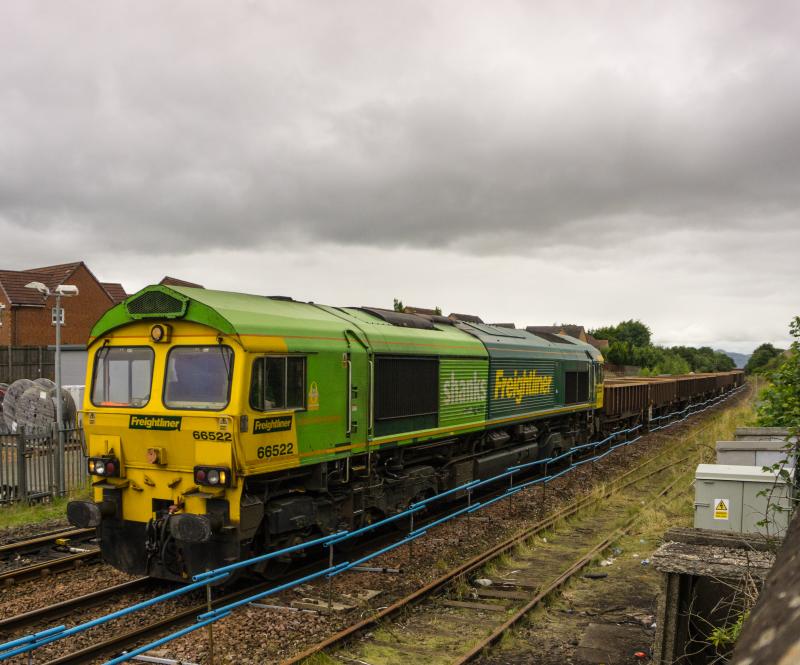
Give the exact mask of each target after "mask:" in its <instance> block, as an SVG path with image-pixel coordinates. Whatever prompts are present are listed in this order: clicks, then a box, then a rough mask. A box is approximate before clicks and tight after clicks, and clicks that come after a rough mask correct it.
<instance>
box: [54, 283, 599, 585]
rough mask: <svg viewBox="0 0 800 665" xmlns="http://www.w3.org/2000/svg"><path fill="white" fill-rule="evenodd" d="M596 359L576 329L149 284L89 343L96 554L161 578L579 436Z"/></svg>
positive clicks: (272, 545)
mask: <svg viewBox="0 0 800 665" xmlns="http://www.w3.org/2000/svg"><path fill="white" fill-rule="evenodd" d="M601 361H602V358H601V356H600V354H599V353H598V351H597V350H596V349H594V348H593V347H592V346H589V345H587V344H584V343H582V342H580V341H578V340H576V339H572V338H566V337H561V336H555V335H552V336H548V338H547V339H545V338H544V337H541V336H537V335H535V334H532V333H530V332H528V331H526V330H518V329H511V328H504V327H495V326H490V325H484V324H480V323H472V322H467V321H459V320H451V319H446V318H443V317H438V316H422V315H415V314H404V313H398V312H394V311H389V310H382V309H372V308H337V307H329V306H324V305H318V304H313V303H303V302H296V301H293V300H291V299H288V298H283V297H262V296H255V295H245V294H239V293H224V292H218V291H209V290H204V289H193V288H183V287H166V286H151V287H147V288H145V289H144V290H142V291H140V292H139V293H137V294H135V295H133V296H131V297H129V298H128V299H127V300H125V301H124V302H123V303H121V304H119V305H117V306H116V307H114V308H112V309H111V310H109V311H108V312H107V313H106V314H105V315H104V316H103V318H102V319H101V320H100V321H99V322H98V323H97V325H96V326H95V328H94V330H93V332H92V338H91V340H90V343H89V364H88V369H87V390H86V399H85V404H84V427H85V431H86V440H87V446H88V453H89V470H90V473H91V474H92V481H93V492H94V496H93V499H94V500H93V501H76V502H72V503H70V505H69V507H68V515H69V518H70V520H71V521H72V522H73V524H76V525H79V526H97V527H98V530H99V534H100V538H101V547H102V551H103V555H104V557H105V559H106V560H107V561H109V562H110V563H111V564H113V565H114V566H116V567H118V568H120V569H122V570H125V571H128V572H131V573H135V574H149V575H153V576H156V577H162V578H167V579H174V580H186V579H187V578H189V577H190V576H191V575H193V574H195V573H197V572H200V571H203V570H207V569H209V568H213V567H216V566H220V565H224V564H226V563H230V562H232V561H235V560H237V559H239V558H243V557H248V556H251V555H254V554H258V553H262V552H264V551H266V550H269V549H276V548H280V547H284V546H286V545H289V544H293V543H295V542H299V541H301V540H305V539H308V538H310V537H313V536H315V535H319V534H325V533H329V532H332V531H334V530H337V529H342V528H353V527H358V526H359V525H362V524H365V523H367V522H369V521H371V520H374V519H377V518H380V517H382V516H387V515H391V514H394V513H396V512H397V511H400V510H403V509H404V508H405V507H406V506H408V504H409V503H410V502H412V501H415V500H419V499H420V498H423V497H427V496H430V495H433V494H435V493H437V492H441V491H443V490H446V489H448V488H451V487H455V486H458V485H460V484H462V483H464V482H467V481H469V480H472V479H476V478H487V477H490V476H492V475H494V474H496V473H498V472H500V471H502V470H504V469H505V468H506V467H508V466H509V465H512V464H519V463H524V462H527V461H533V460H535V459H537V458H540V457H543V456H549V455H551V454H553V453H557V452H558V451H560V450H566V449H569V448H570V447H571V446H573V445H575V444H577V443H580V442H583V441H587V440H589V438H590V437H591V436H592V435H593V434H594V433H595V431H596V430H597V427H598V424H597V421H596V420H595V413H596V411H597V409H599V408H600V407H601V406H602V399H603V383H602V373H601V372H602V370H601V364H600V363H601Z"/></svg>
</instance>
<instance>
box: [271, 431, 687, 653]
mask: <svg viewBox="0 0 800 665" xmlns="http://www.w3.org/2000/svg"><path fill="white" fill-rule="evenodd" d="M680 445H681V444H680V443H678V444H675V445H674V446H671V447H670V448H668V449H667V450H665V451H662V452H661V453H659V454H658V455H656V456H653V457H651V458H649V459H648V460H647V461H645V462H643V463H642V464H640V465H639V466H637V467H635V468H633V469H630V470H629V471H626V472H625V473H624V474H621V475H620V476H618V477H617V478H615V479H613V480H612V481H611V483H612V484H614V485H615V486H614V487H611V488H608V489H606V491H604V492H603V493H602V494H600V495H588V496H585V497H582V498H581V499H579V500H578V501H575V502H573V503H572V504H569V505H568V506H565V507H564V508H561V509H559V510H557V511H556V512H555V513H552V514H551V515H548V516H547V517H545V518H544V519H542V520H540V521H538V522H537V523H536V524H534V525H532V526H530V527H528V528H526V529H524V530H523V531H521V532H520V533H518V534H516V535H514V536H511V537H510V538H508V539H506V540H504V541H503V542H501V543H499V544H497V545H495V546H493V547H491V548H489V549H488V550H486V551H485V552H482V553H481V554H478V555H476V556H475V557H473V558H471V559H469V560H468V561H466V562H464V563H462V564H459V565H458V566H456V567H455V568H452V569H451V570H449V571H448V572H446V573H445V574H443V575H442V576H441V577H439V578H437V579H435V580H433V581H432V582H429V583H428V584H426V585H425V586H423V587H421V588H419V589H417V590H416V591H414V592H412V593H410V594H409V595H407V596H405V597H403V598H401V599H399V600H397V601H395V602H394V603H392V604H391V605H389V606H387V607H384V608H381V609H380V610H379V611H378V612H376V613H375V614H373V615H371V616H369V617H366V618H365V619H362V620H361V621H359V622H358V623H356V624H353V625H352V626H348V627H347V628H345V629H344V630H342V631H340V632H338V633H336V634H335V635H332V636H330V637H328V638H326V639H325V640H323V641H321V642H319V643H317V644H315V645H313V646H312V647H310V648H308V649H306V650H305V651H303V652H301V653H300V654H298V655H296V656H293V657H291V658H289V659H288V660H285V661H283V663H282V665H294V664H295V663H300V662H301V661H303V660H305V659H306V658H309V657H311V656H313V655H314V654H317V653H319V652H321V651H323V650H324V649H327V648H328V647H330V646H333V645H334V644H336V643H338V642H342V641H344V640H345V639H347V638H349V637H351V636H353V635H354V634H356V633H359V632H361V631H362V630H363V629H365V628H368V627H370V626H372V625H374V624H375V623H376V622H377V621H379V620H381V619H384V618H386V617H387V616H390V615H393V614H395V613H397V612H398V611H399V610H401V609H403V608H405V607H407V606H409V605H411V604H413V603H414V602H416V601H418V600H421V599H423V598H425V597H427V596H429V595H431V594H432V593H433V592H435V591H437V590H438V589H440V588H441V587H443V586H445V585H447V584H448V583H449V582H452V581H453V580H454V579H456V578H458V577H461V576H463V575H466V574H469V573H470V572H472V571H473V570H475V569H477V568H480V567H481V566H483V565H485V564H486V563H487V562H489V561H491V560H492V559H494V558H496V557H497V556H499V555H500V554H503V553H505V552H507V551H509V550H510V549H512V548H513V547H514V546H515V545H517V544H518V543H520V542H522V541H524V540H527V539H528V538H530V537H532V536H535V535H536V534H537V533H541V532H542V531H544V530H546V529H548V528H550V527H552V526H553V525H554V524H556V523H557V522H558V521H560V520H562V519H566V518H567V517H571V516H572V515H574V514H576V513H577V512H579V511H581V510H582V509H584V508H586V507H587V506H589V505H594V504H596V503H599V502H601V501H603V500H605V499H607V498H608V497H610V496H612V495H614V494H617V493H618V492H620V491H622V490H624V489H626V488H628V487H630V486H632V485H635V484H637V483H640V482H641V481H643V480H646V479H648V478H650V477H652V476H654V475H657V474H659V473H661V472H662V471H664V470H666V469H669V468H672V467H674V466H677V465H679V464H681V463H682V462H685V461H687V460H688V459H689V458H690V457H691V456H686V457H682V458H680V459H678V460H675V461H674V462H670V463H669V464H665V465H663V466H660V467H658V468H656V469H653V470H652V471H650V472H648V473H647V474H646V475H643V476H639V477H637V478H634V479H631V480H629V481H628V482H627V483H625V484H623V485H621V486H616V483H618V482H619V481H621V480H623V479H625V478H627V477H629V476H631V475H632V474H634V473H637V472H639V471H641V470H642V469H643V468H644V467H646V466H649V465H650V464H651V463H652V462H654V461H656V460H657V459H659V458H660V457H663V456H665V455H668V454H669V453H671V452H674V451H675V450H676V449H677V448H678V447H680Z"/></svg>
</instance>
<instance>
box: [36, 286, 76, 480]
mask: <svg viewBox="0 0 800 665" xmlns="http://www.w3.org/2000/svg"><path fill="white" fill-rule="evenodd" d="M25 288H26V289H33V290H35V291H38V292H39V293H41V294H42V295H43V296H44V297H45V298H49V297H50V296H51V295H55V297H56V306H55V308H54V309H53V325H55V327H56V421H57V422H56V426H57V428H58V463H59V473H58V492H59V494H61V495H63V494H64V491H65V487H64V485H65V483H64V436H63V434H64V433H63V430H62V427H63V421H64V414H63V407H62V404H61V324H62V322H63V321H64V311H63V310H62V309H61V298H69V297H71V296H77V295H78V287H77V286H75V285H74V284H59V285H58V286H57V287H56V288H55V289H53V291H52V292H51V291H50V289H49V288H48V287H47V285H46V284H42V283H41V282H30V283H29V284H26V285H25Z"/></svg>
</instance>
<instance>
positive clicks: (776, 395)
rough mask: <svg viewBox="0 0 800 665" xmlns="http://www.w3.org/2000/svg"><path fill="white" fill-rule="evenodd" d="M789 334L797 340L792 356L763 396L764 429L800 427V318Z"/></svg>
mask: <svg viewBox="0 0 800 665" xmlns="http://www.w3.org/2000/svg"><path fill="white" fill-rule="evenodd" d="M789 332H790V333H791V334H792V337H794V338H795V339H794V342H792V345H791V347H790V348H789V353H788V354H787V355H786V356H785V357H784V358H783V360H782V362H781V364H780V365H779V366H778V368H777V369H776V370H775V371H773V372H772V373H770V374H769V379H770V381H771V383H770V385H769V386H767V387H766V388H765V389H764V391H763V392H762V393H761V404H760V405H759V407H758V422H759V424H760V425H763V426H764V427H789V428H793V429H796V428H798V427H800V316H796V317H795V318H794V320H793V321H792V322H791V324H789ZM762 346H765V345H763V344H762ZM759 348H761V347H759Z"/></svg>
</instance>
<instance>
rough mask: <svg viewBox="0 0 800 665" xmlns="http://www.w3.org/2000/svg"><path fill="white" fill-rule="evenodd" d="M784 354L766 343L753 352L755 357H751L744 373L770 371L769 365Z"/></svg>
mask: <svg viewBox="0 0 800 665" xmlns="http://www.w3.org/2000/svg"><path fill="white" fill-rule="evenodd" d="M782 353H783V351H781V350H780V349H776V348H775V347H774V346H773V345H772V344H770V343H769V342H766V343H764V344H762V345H761V346H759V347H757V348H756V350H755V351H753V355H751V356H750V359H749V360H748V361H747V364H746V365H745V366H744V371H745V372H747V373H748V374H753V373H754V372H761V371H763V370H769V369H770V367H769V365H770V364H771V363H772V361H773V360H774V359H775V358H777V357H778V356H780V355H781V354H782ZM773 366H774V365H773Z"/></svg>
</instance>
